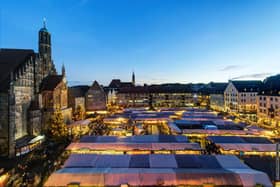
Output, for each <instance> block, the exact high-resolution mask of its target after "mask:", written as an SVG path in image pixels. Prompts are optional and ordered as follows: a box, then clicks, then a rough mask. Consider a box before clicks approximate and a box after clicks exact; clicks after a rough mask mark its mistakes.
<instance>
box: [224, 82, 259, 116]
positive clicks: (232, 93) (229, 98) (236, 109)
mask: <svg viewBox="0 0 280 187" xmlns="http://www.w3.org/2000/svg"><path fill="white" fill-rule="evenodd" d="M261 86H262V82H261V81H229V83H228V85H227V88H226V90H225V92H224V98H225V111H227V112H231V113H235V114H238V115H243V116H244V117H245V118H248V119H250V120H253V121H256V113H257V94H258V92H259V90H260V88H261Z"/></svg>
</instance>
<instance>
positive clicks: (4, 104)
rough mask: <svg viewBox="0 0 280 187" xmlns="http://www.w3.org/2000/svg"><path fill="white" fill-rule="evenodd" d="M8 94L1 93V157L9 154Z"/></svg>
mask: <svg viewBox="0 0 280 187" xmlns="http://www.w3.org/2000/svg"><path fill="white" fill-rule="evenodd" d="M8 124H9V121H8V94H7V93H0V156H7V153H8Z"/></svg>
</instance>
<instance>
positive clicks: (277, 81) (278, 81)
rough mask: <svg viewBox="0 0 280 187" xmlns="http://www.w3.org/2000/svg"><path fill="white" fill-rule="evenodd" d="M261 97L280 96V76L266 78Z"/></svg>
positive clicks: (260, 93)
mask: <svg viewBox="0 0 280 187" xmlns="http://www.w3.org/2000/svg"><path fill="white" fill-rule="evenodd" d="M259 95H271V96H280V74H278V75H275V76H271V77H268V78H266V79H265V80H264V83H263V85H262V87H261V89H260V92H259Z"/></svg>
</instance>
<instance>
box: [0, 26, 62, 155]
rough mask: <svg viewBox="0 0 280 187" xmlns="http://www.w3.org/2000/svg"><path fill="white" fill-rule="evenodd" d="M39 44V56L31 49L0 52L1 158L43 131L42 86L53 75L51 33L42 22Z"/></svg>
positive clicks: (14, 153)
mask: <svg viewBox="0 0 280 187" xmlns="http://www.w3.org/2000/svg"><path fill="white" fill-rule="evenodd" d="M38 44H39V46H38V48H39V51H38V53H36V52H34V51H33V50H31V49H3V48H1V49H0V155H1V156H10V157H13V156H15V155H16V150H21V147H25V146H26V145H28V144H29V143H30V140H32V137H34V135H35V136H36V135H39V134H40V133H41V130H42V129H41V128H42V120H41V117H42V112H41V107H42V97H41V94H40V87H41V83H42V81H43V79H45V78H46V77H48V76H53V75H56V70H55V66H54V64H53V61H52V56H51V34H50V33H49V32H48V30H47V28H46V25H45V23H44V26H43V28H41V29H40V31H39V43H38ZM32 142H33V141H32ZM16 148H17V149H16ZM17 154H18V153H17Z"/></svg>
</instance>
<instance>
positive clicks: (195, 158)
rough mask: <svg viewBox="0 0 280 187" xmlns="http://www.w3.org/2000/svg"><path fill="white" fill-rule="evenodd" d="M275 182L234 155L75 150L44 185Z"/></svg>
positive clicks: (238, 183) (161, 184)
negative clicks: (87, 151)
mask: <svg viewBox="0 0 280 187" xmlns="http://www.w3.org/2000/svg"><path fill="white" fill-rule="evenodd" d="M71 185H73V186H182V185H184V186H244V187H252V186H256V185H260V186H267V187H270V186H272V184H271V182H270V180H269V178H268V176H267V175H266V174H265V173H263V172H260V171H257V170H253V169H251V168H249V167H248V166H247V165H245V164H244V163H242V162H241V161H240V160H239V159H238V158H237V157H235V156H224V155H216V156H212V155H162V154H150V155H97V154H72V155H71V156H70V158H69V159H68V160H67V161H66V163H65V164H64V167H63V168H62V169H60V170H58V171H56V172H55V173H53V174H52V175H51V176H50V177H49V179H48V180H47V182H46V183H45V185H44V186H46V187H55V186H60V187H62V186H71Z"/></svg>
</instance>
